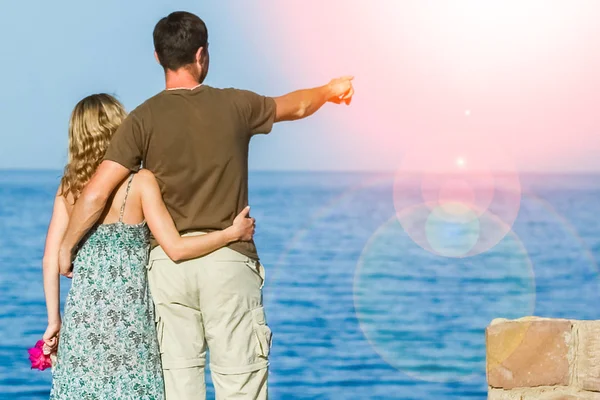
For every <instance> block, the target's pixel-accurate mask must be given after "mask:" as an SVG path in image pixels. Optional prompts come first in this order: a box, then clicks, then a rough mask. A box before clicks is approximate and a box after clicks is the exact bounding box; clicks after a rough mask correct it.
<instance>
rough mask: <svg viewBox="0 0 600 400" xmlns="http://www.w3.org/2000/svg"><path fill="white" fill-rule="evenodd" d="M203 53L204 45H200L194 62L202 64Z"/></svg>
mask: <svg viewBox="0 0 600 400" xmlns="http://www.w3.org/2000/svg"><path fill="white" fill-rule="evenodd" d="M203 53H204V47H200V48H199V49H198V51H197V52H196V62H197V63H198V64H200V65H202V54H203Z"/></svg>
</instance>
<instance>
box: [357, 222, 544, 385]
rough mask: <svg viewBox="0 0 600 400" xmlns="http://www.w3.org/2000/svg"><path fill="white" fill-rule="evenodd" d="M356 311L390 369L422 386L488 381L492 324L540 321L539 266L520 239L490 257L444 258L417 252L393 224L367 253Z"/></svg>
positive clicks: (361, 261)
mask: <svg viewBox="0 0 600 400" xmlns="http://www.w3.org/2000/svg"><path fill="white" fill-rule="evenodd" d="M474 221H476V219H474ZM498 223H499V222H498ZM354 304H355V309H356V313H357V317H358V320H359V324H360V326H361V329H362V331H363V333H364V335H365V337H366V338H367V339H368V340H369V342H370V343H371V345H372V346H373V348H374V349H375V351H376V352H377V353H378V354H379V355H380V356H381V358H382V359H384V360H385V361H386V362H387V363H388V364H389V365H391V366H393V367H395V368H396V369H398V370H399V371H402V372H403V373H405V374H407V375H409V376H411V377H413V378H417V379H421V380H426V381H433V382H456V381H463V380H467V379H470V378H472V377H475V376H478V375H482V374H483V373H484V368H485V354H486V352H485V334H484V331H485V328H486V326H488V325H489V323H490V322H491V321H492V320H493V319H495V318H510V319H513V318H520V317H523V316H527V315H532V314H533V312H534V305H535V283H534V277H533V269H532V264H531V261H530V259H529V257H528V254H527V252H526V250H525V248H524V247H523V245H522V243H521V241H520V240H519V238H518V237H517V236H516V235H515V234H514V233H510V234H508V235H506V236H505V237H504V238H503V240H502V241H501V242H500V243H498V245H497V246H495V247H494V248H493V249H492V250H489V251H487V252H486V253H485V254H479V255H477V256H474V257H470V258H444V257H439V256H436V255H434V254H431V253H430V252H427V251H424V250H423V249H422V248H420V247H419V246H417V245H416V244H415V243H414V242H413V241H412V240H411V239H410V238H409V237H408V235H407V234H406V232H405V231H404V229H403V227H402V226H401V225H400V224H399V222H398V220H397V219H396V218H395V217H394V218H391V219H390V220H389V221H388V222H386V223H385V224H383V225H382V226H381V227H380V228H379V229H378V230H377V231H376V232H375V233H374V235H373V236H372V237H371V239H370V240H369V241H368V242H367V245H366V246H365V248H364V249H363V252H362V254H361V256H360V258H359V261H358V266H357V270H356V275H355V280H354ZM517 347H518V343H516V344H515V345H514V346H511V348H512V350H513V351H514V349H516V348H517ZM510 354H511V351H508V352H506V354H503V356H504V357H508V356H509V355H510Z"/></svg>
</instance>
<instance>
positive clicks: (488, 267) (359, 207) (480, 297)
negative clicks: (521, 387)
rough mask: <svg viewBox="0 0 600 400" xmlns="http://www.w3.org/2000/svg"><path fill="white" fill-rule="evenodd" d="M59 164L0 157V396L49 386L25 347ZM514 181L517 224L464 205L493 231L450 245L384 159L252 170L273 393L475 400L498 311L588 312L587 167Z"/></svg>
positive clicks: (598, 206)
mask: <svg viewBox="0 0 600 400" xmlns="http://www.w3.org/2000/svg"><path fill="white" fill-rule="evenodd" d="M59 175H60V173H59V172H56V171H4V172H0V393H1V395H0V398H1V399H27V400H35V399H45V398H48V394H49V388H50V382H51V373H50V370H47V371H44V372H41V371H33V370H31V369H30V365H29V361H28V359H27V348H28V347H31V346H32V345H33V344H34V343H35V342H36V341H37V340H38V339H40V338H41V335H42V333H43V332H44V330H45V328H46V325H45V322H46V310H45V304H44V295H43V291H42V274H41V259H42V254H43V246H44V239H45V233H46V228H47V225H48V222H49V219H50V214H51V211H52V202H53V197H54V193H55V191H56V187H57V183H58V179H59ZM520 181H521V186H522V193H521V194H520V201H519V202H517V203H515V204H513V203H507V204H505V205H504V207H505V208H506V207H509V208H510V207H517V209H515V210H513V211H515V215H517V217H516V220H515V221H514V223H513V221H497V224H496V225H494V223H488V224H478V222H477V221H476V218H475V219H474V220H473V221H474V222H473V223H474V224H475V225H469V229H470V231H469V232H470V234H472V233H473V232H475V233H476V234H477V235H479V236H481V237H487V238H494V237H498V240H495V241H494V240H491V241H488V242H489V243H488V245H486V246H487V247H489V248H487V247H486V246H484V247H486V248H480V249H479V250H480V251H479V252H478V254H471V255H469V256H468V257H456V256H448V255H444V254H442V255H440V254H439V251H438V253H437V254H435V251H434V252H432V251H430V250H431V249H429V251H428V250H426V249H424V248H423V246H422V245H419V244H418V243H417V242H419V241H418V240H415V237H417V236H418V235H416V234H415V232H417V231H418V232H421V233H423V232H424V233H425V236H426V237H428V238H429V239H430V241H431V243H432V246H433V245H434V244H435V246H437V247H435V246H434V247H435V248H436V249H438V250H439V248H440V247H439V246H440V243H442V244H443V242H444V240H450V241H452V240H456V238H457V237H459V238H460V237H462V236H461V232H460V231H453V230H452V229H445V228H443V227H440V226H439V221H438V222H436V221H435V220H433V222H432V220H429V219H428V220H426V221H424V222H423V223H424V224H425V226H424V227H422V226H421V227H420V226H417V225H418V222H419V220H417V219H415V220H412V222H411V221H409V223H406V221H405V222H404V223H403V224H400V223H399V222H398V219H397V218H396V217H395V215H396V211H395V207H394V204H395V203H394V199H395V198H396V199H397V198H398V196H402V190H403V189H402V188H401V187H400V188H398V187H396V189H394V184H393V182H394V179H393V175H391V174H375V173H372V174H371V173H316V172H293V173H292V172H255V173H252V174H251V177H250V204H251V206H252V215H253V216H254V217H255V218H256V219H257V233H256V242H257V245H258V248H259V252H260V256H261V260H262V262H263V264H264V265H265V266H266V269H267V282H266V285H265V289H264V290H265V292H264V302H265V307H266V310H267V320H268V323H269V325H270V326H271V328H272V330H273V332H274V340H273V348H272V353H271V369H270V398H272V399H485V398H486V389H487V387H486V382H485V336H484V333H485V327H486V326H487V325H488V324H489V323H490V322H491V321H492V320H493V319H494V318H518V317H521V316H526V315H538V316H544V317H553V318H571V319H599V318H600V309H599V304H600V301H599V300H600V290H599V284H600V277H599V271H598V265H597V263H596V259H598V258H599V256H600V223H599V215H600V201H599V200H600V179H599V176H595V175H543V174H542V175H540V174H538V175H522V176H520ZM394 192H396V193H394ZM394 195H396V197H395V196H394ZM508 211H510V210H508ZM517 211H518V214H516V212H517ZM509 214H510V212H509V213H508V214H507V215H509ZM503 222H504V223H503ZM511 224H512V225H511ZM510 226H512V229H510V230H509V229H508V228H510ZM477 235H476V236H475V237H479V236H477ZM494 235H496V236H494ZM465 237H467V238H470V237H472V236H468V235H467V236H465ZM469 240H470V239H469ZM467 241H468V240H467ZM456 243H458V245H464V243H462V244H461V243H460V241H459V242H456ZM456 243H455V244H456ZM421 244H422V243H421ZM471 244H472V243H471ZM467 245H468V243H467ZM442 247H443V246H442ZM61 283H62V288H61V291H62V295H63V301H64V298H65V296H66V294H67V292H68V289H69V284H70V282H69V280H67V279H64V278H63V279H62V281H61ZM208 382H209V383H210V379H209V380H208ZM209 398H214V393H213V392H212V389H211V390H210V391H209Z"/></svg>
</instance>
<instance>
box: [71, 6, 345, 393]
mask: <svg viewBox="0 0 600 400" xmlns="http://www.w3.org/2000/svg"><path fill="white" fill-rule="evenodd" d="M154 46H155V56H156V59H157V61H158V62H159V63H160V64H161V65H162V66H163V68H164V70H165V79H166V90H165V91H163V92H161V93H159V94H158V95H156V96H154V97H152V98H151V99H149V100H147V101H146V102H145V103H143V104H142V105H140V106H139V107H138V108H137V109H135V110H134V111H133V112H132V113H131V114H130V115H129V117H128V118H127V119H126V120H125V121H124V123H123V125H122V126H121V127H120V128H119V130H118V131H117V132H116V134H115V135H114V138H113V140H112V142H111V145H110V148H109V150H108V151H107V154H106V156H105V160H104V161H103V162H102V164H101V165H100V166H99V168H98V170H97V172H96V174H95V175H94V177H93V178H92V180H91V181H90V182H89V183H88V184H87V186H86V188H85V190H84V191H83V193H82V194H81V196H80V198H79V200H78V201H77V204H76V205H75V208H74V210H73V213H72V216H71V221H70V224H69V228H68V230H67V233H66V234H65V237H64V239H63V244H62V246H61V252H60V263H61V267H62V268H65V267H67V269H68V267H69V266H70V264H71V262H72V256H73V249H74V248H75V247H76V246H77V244H78V242H79V241H80V240H81V238H82V237H83V236H84V235H85V233H86V232H87V231H88V230H89V229H90V228H91V227H92V226H93V225H94V224H95V223H96V221H97V219H98V218H99V216H100V215H101V213H102V211H103V209H104V207H105V204H106V202H107V200H108V198H109V196H110V195H111V193H112V192H113V190H114V189H115V188H116V187H117V185H118V184H119V183H120V182H122V181H123V180H124V179H125V178H126V177H127V176H128V175H129V174H130V173H131V171H136V170H138V169H139V167H140V164H143V166H144V168H147V169H149V170H150V171H152V172H153V173H154V174H155V176H156V178H157V180H158V182H159V184H160V186H161V191H162V193H163V196H164V200H165V203H166V204H167V207H168V209H169V212H170V214H171V215H172V217H173V219H174V220H175V223H176V225H177V228H178V230H179V231H180V232H181V233H182V234H202V233H203V232H207V231H211V230H215V229H222V228H225V227H227V226H229V225H231V223H232V221H233V219H234V217H235V216H236V215H237V213H238V212H239V211H240V210H242V209H243V208H244V207H245V206H246V205H247V203H248V146H249V141H250V138H251V137H252V136H253V135H255V134H259V133H269V132H270V131H271V128H272V126H273V123H275V122H279V121H291V120H297V119H301V118H305V117H308V116H309V115H311V114H313V113H314V112H316V111H317V110H318V109H319V108H321V106H323V105H324V104H325V103H326V102H334V103H337V104H340V103H342V102H344V103H346V104H350V101H351V98H352V95H353V93H354V91H353V88H352V83H351V81H352V77H345V78H339V79H334V80H332V81H331V82H330V83H329V84H327V85H325V86H321V87H317V88H314V89H307V90H300V91H296V92H293V93H289V94H287V95H285V96H281V97H276V98H270V97H264V96H260V95H257V94H255V93H252V92H249V91H243V90H236V89H216V88H212V87H209V86H206V85H202V82H203V81H204V78H205V77H206V74H207V73H208V66H209V54H208V32H207V29H206V26H205V24H204V22H203V21H202V20H201V19H200V18H199V17H197V16H196V15H193V14H190V13H187V12H175V13H172V14H170V15H169V16H167V17H165V18H163V19H161V20H160V21H159V22H158V24H157V25H156V27H155V29H154ZM258 260H259V258H258V254H257V251H256V247H255V245H254V243H253V242H252V241H250V242H237V243H231V244H230V245H229V246H228V247H227V248H224V249H221V250H219V251H216V252H214V253H212V254H210V255H208V256H206V257H202V258H200V259H196V260H191V261H187V262H183V263H179V264H175V263H173V262H172V261H171V260H169V259H168V257H167V256H166V255H165V253H164V251H162V249H161V248H160V247H154V248H153V250H152V252H151V254H150V264H149V266H148V268H149V272H148V276H149V281H150V290H151V292H152V296H153V299H154V303H155V305H156V314H157V333H158V336H159V344H160V347H161V353H162V367H163V370H164V375H165V389H166V394H167V400H180V399H204V398H205V391H206V389H205V382H204V367H205V360H206V350H207V347H208V350H209V351H210V354H211V357H210V359H211V372H212V377H213V382H214V384H215V391H216V394H217V399H234V398H235V399H266V398H267V369H268V368H267V367H268V356H269V350H270V347H271V331H270V329H269V327H268V326H267V325H266V321H265V315H264V311H263V308H262V296H261V291H262V285H263V282H264V268H263V266H262V265H261V264H260V263H259V261H258Z"/></svg>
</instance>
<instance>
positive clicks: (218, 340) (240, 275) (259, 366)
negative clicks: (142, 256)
mask: <svg viewBox="0 0 600 400" xmlns="http://www.w3.org/2000/svg"><path fill="white" fill-rule="evenodd" d="M148 269H149V271H148V279H149V283H150V290H151V292H152V297H153V299H154V304H155V307H156V321H157V335H158V341H159V345H160V351H161V359H162V368H163V372H164V378H165V392H166V400H192V399H193V400H200V399H201V400H204V399H205V398H206V384H205V370H204V367H205V365H206V352H207V348H208V350H209V352H210V369H211V375H212V380H213V383H214V386H215V392H216V399H217V400H225V399H245V400H253V399H256V400H264V399H267V374H268V366H269V362H268V357H269V351H270V347H271V336H272V335H271V330H270V329H269V327H268V326H267V324H266V320H265V313H264V310H263V307H262V286H263V283H264V280H265V273H264V268H263V266H262V265H261V264H260V263H259V262H258V261H255V260H253V259H251V258H248V257H246V256H244V255H242V254H240V253H238V252H236V251H234V250H231V249H228V248H223V249H220V250H217V251H216V252H214V253H212V254H209V255H208V256H205V257H202V258H198V259H195V260H190V261H186V262H182V263H178V264H175V263H174V262H172V261H171V260H170V259H169V258H168V257H167V256H166V254H165V253H164V251H163V250H162V249H161V248H160V247H157V248H155V249H153V250H152V252H151V253H150V262H149V264H148Z"/></svg>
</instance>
